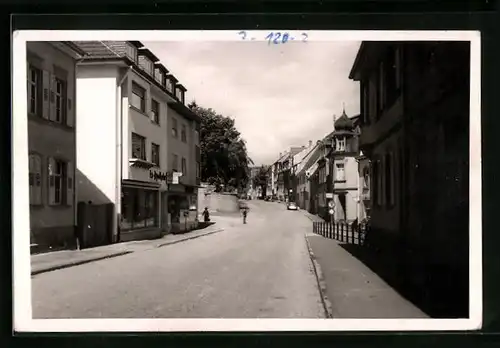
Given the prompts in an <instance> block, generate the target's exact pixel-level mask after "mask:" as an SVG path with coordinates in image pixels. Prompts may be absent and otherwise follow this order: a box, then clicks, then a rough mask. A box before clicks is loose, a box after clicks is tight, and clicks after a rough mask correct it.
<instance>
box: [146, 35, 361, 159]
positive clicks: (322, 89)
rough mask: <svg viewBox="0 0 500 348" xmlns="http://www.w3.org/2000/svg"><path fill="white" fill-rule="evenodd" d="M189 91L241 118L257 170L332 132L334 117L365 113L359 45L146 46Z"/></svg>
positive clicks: (208, 104)
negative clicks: (356, 65) (353, 74)
mask: <svg viewBox="0 0 500 348" xmlns="http://www.w3.org/2000/svg"><path fill="white" fill-rule="evenodd" d="M143 43H144V45H145V46H146V47H147V48H149V49H150V50H151V51H152V52H153V53H154V54H155V55H156V56H158V58H160V60H161V62H162V63H163V64H164V65H165V66H166V67H167V69H169V70H170V71H171V73H173V74H174V75H175V77H177V78H178V79H179V81H180V82H181V83H182V84H183V85H184V86H185V87H186V88H187V89H188V91H187V94H186V102H190V101H192V100H193V99H195V100H196V102H197V103H198V105H200V106H203V107H207V108H209V107H210V108H212V109H214V110H216V111H217V112H218V113H221V114H223V115H224V116H230V117H232V118H234V119H235V120H236V127H237V129H238V130H239V131H240V132H241V134H242V137H243V138H244V139H245V140H246V142H247V149H248V152H249V155H250V157H251V158H252V159H253V160H254V162H255V164H256V165H260V164H271V163H272V162H274V161H275V160H276V159H277V157H278V155H279V153H280V152H282V151H285V150H286V149H288V148H290V147H291V146H301V145H306V144H307V143H308V141H309V140H312V141H316V140H318V139H321V138H322V137H323V136H325V135H326V134H328V133H329V132H331V131H332V129H333V115H334V114H336V115H337V117H338V116H340V114H341V113H342V103H345V109H346V113H347V115H348V116H354V115H355V114H357V113H359V84H358V83H357V82H353V81H351V80H349V77H348V75H349V72H350V69H351V67H352V64H353V62H354V58H355V56H356V53H357V51H358V48H359V45H360V43H359V42H308V43H302V42H289V43H286V44H281V45H271V46H269V45H268V44H267V42H258V41H255V42H249V41H247V42H144V41H143Z"/></svg>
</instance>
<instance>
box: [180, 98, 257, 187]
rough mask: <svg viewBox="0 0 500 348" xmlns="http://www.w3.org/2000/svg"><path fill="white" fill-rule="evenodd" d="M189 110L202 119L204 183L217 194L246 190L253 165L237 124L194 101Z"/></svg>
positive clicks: (201, 149)
mask: <svg viewBox="0 0 500 348" xmlns="http://www.w3.org/2000/svg"><path fill="white" fill-rule="evenodd" d="M188 107H189V108H190V109H191V111H193V112H194V113H196V114H197V115H198V116H199V117H200V118H201V124H200V152H201V163H200V164H201V180H202V181H205V182H208V183H209V184H211V185H215V186H216V188H217V190H232V189H237V190H242V189H244V188H245V187H246V185H247V183H248V181H249V178H250V172H249V165H251V164H253V162H252V160H251V159H250V157H249V156H248V153H247V148H246V144H245V141H244V140H243V139H242V138H241V134H240V132H239V131H238V130H237V129H236V126H235V122H234V120H233V119H231V118H230V117H227V116H223V115H221V114H218V113H217V112H216V111H215V110H213V109H211V108H208V109H206V108H203V107H201V106H198V105H197V104H196V102H195V101H193V102H191V103H190V104H189V105H188Z"/></svg>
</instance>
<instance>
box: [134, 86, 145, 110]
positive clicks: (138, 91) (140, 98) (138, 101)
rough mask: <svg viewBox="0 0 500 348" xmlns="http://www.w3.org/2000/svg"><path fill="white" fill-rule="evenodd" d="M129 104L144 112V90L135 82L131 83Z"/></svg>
mask: <svg viewBox="0 0 500 348" xmlns="http://www.w3.org/2000/svg"><path fill="white" fill-rule="evenodd" d="M131 104H132V106H133V107H134V108H136V109H137V110H140V111H142V112H144V111H145V110H146V90H145V89H144V88H142V87H141V86H139V85H138V84H137V83H135V82H132V99H131Z"/></svg>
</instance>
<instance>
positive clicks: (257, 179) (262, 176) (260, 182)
mask: <svg viewBox="0 0 500 348" xmlns="http://www.w3.org/2000/svg"><path fill="white" fill-rule="evenodd" d="M268 176H269V167H268V166H264V165H262V166H261V167H260V168H259V171H258V172H257V175H255V176H254V177H253V182H252V184H253V186H254V187H255V188H257V187H260V189H261V192H262V195H263V196H266V190H267V179H268Z"/></svg>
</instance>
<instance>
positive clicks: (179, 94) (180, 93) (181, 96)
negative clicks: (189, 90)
mask: <svg viewBox="0 0 500 348" xmlns="http://www.w3.org/2000/svg"><path fill="white" fill-rule="evenodd" d="M175 97H176V98H177V99H179V101H180V102H182V103H184V92H183V91H182V90H181V89H176V90H175Z"/></svg>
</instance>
